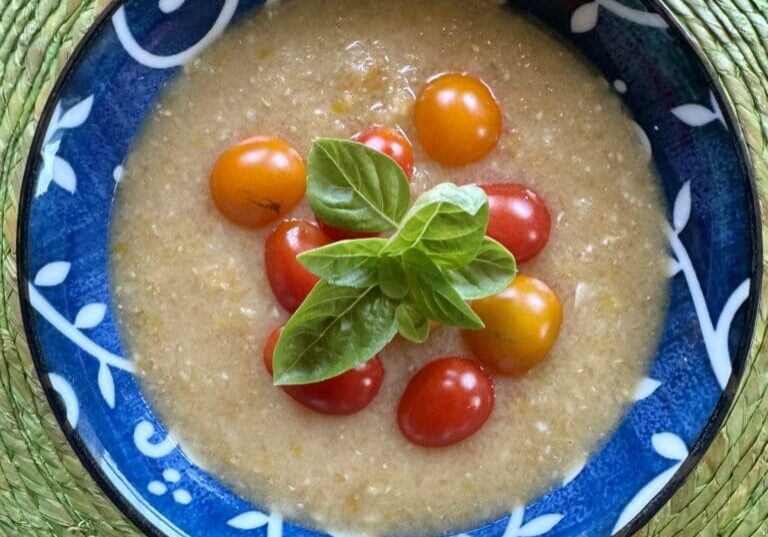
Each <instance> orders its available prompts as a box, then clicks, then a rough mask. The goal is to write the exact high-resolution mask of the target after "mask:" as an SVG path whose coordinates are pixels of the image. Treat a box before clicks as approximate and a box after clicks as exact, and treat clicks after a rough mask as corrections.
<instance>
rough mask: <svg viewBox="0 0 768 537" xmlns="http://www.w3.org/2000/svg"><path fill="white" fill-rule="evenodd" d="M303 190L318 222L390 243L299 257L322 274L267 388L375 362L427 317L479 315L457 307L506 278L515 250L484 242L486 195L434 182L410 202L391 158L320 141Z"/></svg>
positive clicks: (469, 322)
mask: <svg viewBox="0 0 768 537" xmlns="http://www.w3.org/2000/svg"><path fill="white" fill-rule="evenodd" d="M307 167H308V177H307V197H308V199H309V203H310V205H311V207H312V209H313V210H314V212H315V214H316V215H317V216H318V217H319V218H320V219H322V220H323V221H325V222H327V223H329V224H331V225H334V226H337V227H340V228H343V229H347V230H350V231H358V232H360V231H369V232H370V231H377V232H384V231H388V232H391V233H392V234H391V236H390V237H389V238H373V239H355V240H347V241H341V242H336V243H333V244H330V245H328V246H323V247H321V248H316V249H314V250H310V251H308V252H305V253H303V254H301V255H300V256H298V260H299V262H300V263H301V264H302V265H303V266H304V267H306V268H307V269H308V270H310V271H311V272H313V273H314V274H316V275H317V276H318V277H320V279H321V281H320V283H318V284H317V285H316V286H315V288H314V289H313V290H312V292H311V293H310V294H309V295H308V296H307V298H306V299H305V300H304V302H303V303H302V304H301V306H300V307H299V309H298V310H296V312H295V313H294V314H293V316H292V317H291V318H290V320H289V321H288V323H287V324H286V325H285V328H284V329H283V332H282V334H281V336H280V340H279V341H278V344H277V347H276V348H275V356H274V366H273V367H274V382H275V384H283V385H288V384H307V383H311V382H318V381H321V380H325V379H328V378H332V377H335V376H337V375H340V374H341V373H344V372H345V371H348V370H349V369H352V368H354V367H356V366H358V365H360V364H362V363H364V362H366V361H367V360H369V359H370V358H371V357H373V356H374V355H375V354H376V353H378V352H379V351H380V350H381V349H383V348H384V347H385V346H386V345H387V343H389V342H390V341H391V340H392V338H394V337H395V335H396V334H397V333H398V332H399V333H400V334H401V335H402V336H403V337H404V338H406V339H408V340H410V341H413V342H415V343H421V342H423V341H425V340H426V339H427V338H428V337H429V324H430V321H435V322H438V323H442V324H446V325H451V326H457V327H461V328H467V329H480V328H483V326H484V325H483V322H482V321H481V320H480V318H479V317H478V316H477V314H476V313H475V312H474V311H473V310H472V308H471V307H470V306H469V304H467V302H466V300H476V299H479V298H484V297H487V296H490V295H494V294H496V293H498V292H500V291H502V290H503V289H504V288H506V287H507V286H508V285H509V284H510V282H511V281H512V279H513V278H514V277H515V274H516V271H517V267H516V263H515V258H514V256H513V255H512V254H511V253H510V252H509V251H508V250H507V249H506V248H504V246H502V245H501V244H499V243H498V242H496V241H494V240H493V239H491V238H489V237H486V236H485V232H486V228H487V227H488V210H489V209H488V198H487V196H486V195H485V192H484V191H483V190H482V189H480V188H478V187H476V186H473V185H468V186H462V187H459V186H456V185H454V184H451V183H442V184H440V185H437V186H436V187H435V188H433V189H432V190H430V191H428V192H425V193H424V194H422V195H421V196H419V198H418V199H417V200H416V202H415V203H414V204H413V206H412V207H411V208H410V209H408V202H409V199H410V189H409V186H408V181H407V179H406V177H405V175H404V174H403V172H402V170H401V168H400V166H399V165H398V164H397V163H396V162H395V161H394V160H392V159H391V158H390V157H388V156H386V155H384V154H382V153H379V152H378V151H374V150H372V149H370V148H368V147H366V146H364V145H362V144H359V143H357V142H351V141H348V140H334V139H328V138H324V139H319V140H316V141H315V142H314V144H313V146H312V150H311V151H310V154H309V159H308V163H307Z"/></svg>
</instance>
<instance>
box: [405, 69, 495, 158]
mask: <svg viewBox="0 0 768 537" xmlns="http://www.w3.org/2000/svg"><path fill="white" fill-rule="evenodd" d="M414 121H415V123H416V134H417V135H418V137H419V141H420V142H421V145H422V146H423V147H424V150H425V151H426V152H427V154H429V156H430V157H432V158H433V159H434V160H436V161H437V162H440V163H442V164H447V165H450V166H460V165H463V164H469V163H471V162H475V161H478V160H480V159H481V158H483V157H484V156H486V155H487V154H488V153H490V152H491V150H492V149H493V148H494V147H496V143H497V142H498V141H499V136H501V108H499V103H498V102H497V101H496V98H495V97H494V96H493V93H491V90H490V89H489V88H488V86H486V85H485V83H484V82H483V81H482V80H480V79H479V78H476V77H473V76H471V75H467V74H455V73H448V74H443V75H439V76H437V77H436V78H433V79H432V80H430V81H429V82H428V83H427V85H426V86H424V88H423V89H422V90H421V93H420V94H419V96H418V98H417V99H416V104H415V106H414Z"/></svg>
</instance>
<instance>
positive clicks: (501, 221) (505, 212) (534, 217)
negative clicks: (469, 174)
mask: <svg viewBox="0 0 768 537" xmlns="http://www.w3.org/2000/svg"><path fill="white" fill-rule="evenodd" d="M479 186H480V187H481V188H482V189H483V190H485V193H486V194H487V195H488V203H489V205H490V216H489V219H488V236H489V237H492V238H494V239H496V240H497V241H499V242H500V243H501V244H503V245H504V246H506V247H507V249H508V250H509V251H510V252H512V253H513V254H514V255H515V258H516V259H517V260H518V261H521V262H522V261H527V260H528V259H531V258H532V257H535V256H536V255H537V254H538V253H539V252H541V250H542V249H543V248H544V246H545V245H546V244H547V241H548V240H549V230H550V227H551V225H552V222H551V218H550V216H549V209H547V205H546V204H545V203H544V200H542V199H541V196H539V195H538V194H537V193H536V192H534V191H533V190H531V189H530V188H528V187H526V186H525V185H521V184H514V183H489V184H486V185H479Z"/></svg>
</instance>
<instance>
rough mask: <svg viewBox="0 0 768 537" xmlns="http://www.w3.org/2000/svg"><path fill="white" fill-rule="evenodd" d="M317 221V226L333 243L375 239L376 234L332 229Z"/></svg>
mask: <svg viewBox="0 0 768 537" xmlns="http://www.w3.org/2000/svg"><path fill="white" fill-rule="evenodd" d="M315 219H316V220H317V225H318V226H320V229H321V230H322V231H323V233H325V234H326V235H328V236H329V237H330V238H331V240H333V241H345V240H348V239H365V238H368V237H376V236H377V235H378V233H365V232H358V231H348V230H346V229H341V228H338V227H334V226H332V225H330V224H326V223H325V222H323V221H322V220H320V219H319V218H315Z"/></svg>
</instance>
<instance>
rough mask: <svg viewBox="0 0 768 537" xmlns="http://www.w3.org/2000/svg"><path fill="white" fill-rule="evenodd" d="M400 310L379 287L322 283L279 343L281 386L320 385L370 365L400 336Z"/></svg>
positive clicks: (276, 365) (276, 372)
mask: <svg viewBox="0 0 768 537" xmlns="http://www.w3.org/2000/svg"><path fill="white" fill-rule="evenodd" d="M395 308H396V303H395V302H394V301H393V300H391V299H389V298H387V297H386V296H384V293H382V292H381V289H379V287H378V286H372V287H368V288H367V289H354V288H352V287H340V286H336V285H333V284H330V283H327V282H324V281H321V282H319V283H318V284H317V285H316V286H315V288H314V289H313V290H312V292H311V293H309V295H308V296H307V298H306V299H304V302H303V303H302V304H301V306H299V309H298V310H296V312H295V313H294V314H293V316H292V317H291V318H290V319H289V320H288V323H286V325H285V328H284V329H283V333H282V334H281V336H280V339H279V341H278V342H277V347H276V348H275V357H274V362H273V368H274V382H275V384H280V385H287V384H307V383H311V382H318V381H321V380H325V379H329V378H332V377H335V376H338V375H340V374H342V373H344V372H345V371H348V370H350V369H352V368H353V367H355V366H357V365H359V364H361V363H363V362H365V361H367V360H369V359H370V358H372V357H373V356H374V355H375V354H376V353H377V352H379V351H380V350H381V349H383V348H384V346H385V345H386V344H387V343H389V342H390V341H391V340H392V338H393V337H394V336H395V334H396V333H397V324H396V322H395Z"/></svg>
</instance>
